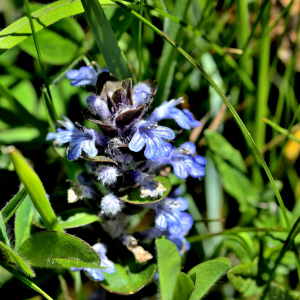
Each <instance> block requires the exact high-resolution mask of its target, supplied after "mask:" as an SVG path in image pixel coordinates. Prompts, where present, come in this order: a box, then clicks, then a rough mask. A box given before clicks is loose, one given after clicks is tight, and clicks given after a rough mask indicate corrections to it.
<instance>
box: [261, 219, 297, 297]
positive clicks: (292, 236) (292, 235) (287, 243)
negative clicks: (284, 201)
mask: <svg viewBox="0 0 300 300" xmlns="http://www.w3.org/2000/svg"><path fill="white" fill-rule="evenodd" d="M299 232H300V217H299V218H298V219H297V221H296V222H295V224H294V226H293V228H292V229H291V230H290V233H289V235H288V237H287V239H286V240H285V243H284V245H283V247H282V249H281V251H280V253H279V256H278V258H277V259H276V261H275V265H274V267H273V269H272V270H271V272H270V275H269V280H268V285H267V287H266V289H265V290H264V293H263V296H262V297H261V299H264V297H265V296H266V295H267V292H268V290H269V287H270V283H271V281H272V280H273V278H274V276H275V271H276V268H277V267H278V265H279V264H280V261H281V259H282V258H283V257H284V255H285V253H286V252H287V251H288V250H289V249H290V248H291V246H292V245H293V243H294V239H295V238H296V236H297V234H298V233H299Z"/></svg>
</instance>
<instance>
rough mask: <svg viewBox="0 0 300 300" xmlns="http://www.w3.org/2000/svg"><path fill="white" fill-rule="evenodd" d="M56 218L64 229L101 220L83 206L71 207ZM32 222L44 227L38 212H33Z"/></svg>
mask: <svg viewBox="0 0 300 300" xmlns="http://www.w3.org/2000/svg"><path fill="white" fill-rule="evenodd" d="M57 220H58V221H59V224H60V225H61V226H62V228H64V229H67V228H76V227H80V226H84V225H87V224H91V223H94V222H100V221H101V219H100V218H99V217H98V216H97V215H95V212H94V211H92V210H90V209H88V208H84V207H83V208H81V207H79V208H72V209H69V210H67V211H64V212H63V213H60V214H58V215H57ZM33 222H34V224H35V225H36V226H38V227H40V228H45V225H44V224H43V220H42V218H41V216H40V215H39V214H38V213H35V214H34V218H33Z"/></svg>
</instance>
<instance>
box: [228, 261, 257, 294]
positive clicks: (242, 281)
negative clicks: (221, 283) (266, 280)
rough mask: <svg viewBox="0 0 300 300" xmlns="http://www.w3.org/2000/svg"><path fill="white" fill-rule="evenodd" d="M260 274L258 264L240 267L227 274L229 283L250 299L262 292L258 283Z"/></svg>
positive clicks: (252, 263)
mask: <svg viewBox="0 0 300 300" xmlns="http://www.w3.org/2000/svg"><path fill="white" fill-rule="evenodd" d="M257 274H258V265H257V262H251V263H248V264H242V265H238V266H236V267H234V268H232V269H231V270H230V271H228V273H227V277H228V280H229V282H230V283H231V284H232V285H233V287H234V288H235V289H236V290H238V291H239V292H241V293H243V295H244V296H245V297H250V296H252V295H255V294H257V293H259V292H260V290H261V288H259V287H258V285H257V283H256V277H257Z"/></svg>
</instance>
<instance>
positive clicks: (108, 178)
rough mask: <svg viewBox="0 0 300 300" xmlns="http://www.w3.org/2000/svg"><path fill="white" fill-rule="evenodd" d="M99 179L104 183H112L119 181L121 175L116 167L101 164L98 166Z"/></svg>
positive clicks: (97, 174)
mask: <svg viewBox="0 0 300 300" xmlns="http://www.w3.org/2000/svg"><path fill="white" fill-rule="evenodd" d="M95 173H96V176H97V180H99V181H101V183H102V184H104V185H111V184H113V183H115V182H116V181H117V177H118V176H119V175H120V173H119V171H118V170H117V169H116V168H115V167H111V166H105V165H100V166H98V167H97V168H96V172H95Z"/></svg>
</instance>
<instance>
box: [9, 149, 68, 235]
mask: <svg viewBox="0 0 300 300" xmlns="http://www.w3.org/2000/svg"><path fill="white" fill-rule="evenodd" d="M8 151H9V153H10V155H11V158H12V161H13V163H14V166H15V170H16V172H17V174H18V176H19V178H20V180H21V181H22V182H23V184H24V186H25V188H26V190H27V192H28V194H29V196H30V199H31V200H32V202H33V204H34V206H35V207H36V209H37V210H38V212H39V214H40V215H41V217H42V218H43V221H44V222H45V225H46V227H47V229H48V230H55V231H63V229H62V228H61V226H60V224H59V223H58V221H57V219H56V217H55V215H54V212H53V210H52V208H51V205H50V203H49V200H48V199H47V196H46V192H45V189H44V187H43V184H42V182H41V180H40V178H39V177H38V175H37V174H36V173H35V171H34V170H33V169H32V168H31V166H30V165H29V164H28V163H27V161H26V160H25V158H24V157H23V156H22V154H21V153H20V152H19V151H18V150H17V149H16V148H15V147H13V146H10V147H9V148H8Z"/></svg>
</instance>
